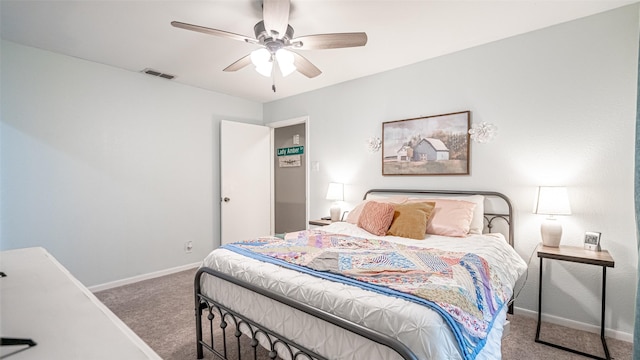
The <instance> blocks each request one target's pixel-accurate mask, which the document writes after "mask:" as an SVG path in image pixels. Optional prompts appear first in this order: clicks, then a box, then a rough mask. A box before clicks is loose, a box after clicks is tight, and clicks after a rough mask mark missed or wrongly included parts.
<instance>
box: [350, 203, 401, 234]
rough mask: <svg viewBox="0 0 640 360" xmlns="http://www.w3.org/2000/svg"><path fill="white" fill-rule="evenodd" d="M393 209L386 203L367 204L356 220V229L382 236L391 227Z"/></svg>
mask: <svg viewBox="0 0 640 360" xmlns="http://www.w3.org/2000/svg"><path fill="white" fill-rule="evenodd" d="M394 212H395V207H394V206H393V205H392V204H388V203H379V202H376V201H369V202H367V203H366V204H365V205H364V207H363V208H362V213H361V214H360V217H359V218H358V227H360V228H362V229H364V230H366V231H368V232H370V233H372V234H374V235H378V236H384V235H386V234H387V230H389V226H391V222H392V221H393V214H394Z"/></svg>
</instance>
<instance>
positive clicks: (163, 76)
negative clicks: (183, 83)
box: [142, 68, 176, 80]
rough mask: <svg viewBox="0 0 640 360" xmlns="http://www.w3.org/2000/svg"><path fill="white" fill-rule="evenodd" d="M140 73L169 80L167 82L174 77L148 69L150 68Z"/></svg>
mask: <svg viewBox="0 0 640 360" xmlns="http://www.w3.org/2000/svg"><path fill="white" fill-rule="evenodd" d="M142 72H143V73H145V74H147V75H153V76H158V77H161V78H165V79H169V80H171V79H173V78H175V77H176V76H175V75H171V74H165V73H161V72H160V71H158V70H153V69H150V68H146V69H144V70H142Z"/></svg>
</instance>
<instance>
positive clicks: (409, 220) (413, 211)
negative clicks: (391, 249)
mask: <svg viewBox="0 0 640 360" xmlns="http://www.w3.org/2000/svg"><path fill="white" fill-rule="evenodd" d="M435 205H436V203H435V202H415V203H407V204H400V205H396V207H395V211H394V215H393V222H392V223H391V227H390V228H389V231H387V235H394V236H402V237H406V238H411V239H416V240H423V239H424V236H425V234H426V232H427V223H428V222H429V219H430V218H431V214H432V213H433V209H434V207H435Z"/></svg>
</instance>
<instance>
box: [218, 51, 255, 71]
mask: <svg viewBox="0 0 640 360" xmlns="http://www.w3.org/2000/svg"><path fill="white" fill-rule="evenodd" d="M249 64H251V54H249V55H247V56H244V57H241V58H240V59H238V60H237V61H236V62H234V63H233V64H231V65H229V66H227V67H226V68H224V70H222V71H227V72H229V71H238V70H240V69H242V68H244V67H245V66H247V65H249Z"/></svg>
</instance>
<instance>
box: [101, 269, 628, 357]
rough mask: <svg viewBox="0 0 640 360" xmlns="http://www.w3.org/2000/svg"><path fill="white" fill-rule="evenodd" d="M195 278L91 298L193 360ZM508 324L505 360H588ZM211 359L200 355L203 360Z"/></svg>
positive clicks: (571, 336)
mask: <svg viewBox="0 0 640 360" xmlns="http://www.w3.org/2000/svg"><path fill="white" fill-rule="evenodd" d="M194 274H195V270H188V271H183V272H180V273H176V274H173V275H168V276H163V277H159V278H156V279H151V280H145V281H141V282H139V283H135V284H131V285H126V286H122V287H118V288H114V289H110V290H105V291H101V292H97V293H96V296H97V297H98V298H99V299H100V300H101V301H102V302H104V303H105V305H107V306H108V307H109V308H110V309H111V310H112V311H113V312H114V313H115V314H116V315H117V316H118V317H120V318H121V319H122V320H123V321H124V322H125V323H126V324H127V325H129V327H130V328H131V329H132V330H133V331H134V332H136V333H137V334H138V335H139V336H140V337H141V338H142V339H143V340H144V341H146V342H147V344H149V346H151V348H153V349H154V350H155V351H156V352H157V353H158V354H159V355H160V356H161V357H162V358H163V359H167V360H173V359H175V360H187V359H195V358H196V349H195V314H194V310H193V309H194V300H193V275H194ZM510 320H511V332H510V334H509V335H508V336H507V337H505V339H504V340H503V341H502V358H503V359H504V360H522V359H558V360H574V359H575V360H584V359H587V358H586V357H583V356H580V355H575V354H571V353H569V352H565V351H562V350H558V349H555V348H552V347H549V346H546V345H542V344H537V343H535V342H534V338H535V333H536V320H535V319H532V318H528V317H525V316H522V315H515V316H510ZM541 334H542V335H541V338H542V339H543V340H547V341H551V342H554V343H558V344H562V345H565V346H568V347H573V348H579V349H581V350H582V351H586V352H589V353H592V354H594V355H598V356H603V355H604V352H603V351H602V345H601V343H600V336H599V335H598V334H592V333H587V332H583V331H577V330H572V329H568V328H564V327H560V326H557V325H553V324H546V323H544V324H543V325H542V332H541ZM216 335H217V336H219V334H216ZM607 344H608V345H609V351H610V353H611V356H612V357H613V358H614V359H619V360H622V359H631V357H632V344H631V343H628V342H624V341H619V340H615V339H607ZM213 358H214V357H213V356H212V355H211V354H207V353H206V352H205V359H213ZM243 358H245V357H243ZM247 358H249V357H247Z"/></svg>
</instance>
